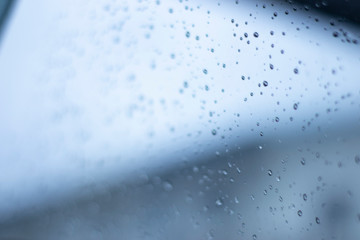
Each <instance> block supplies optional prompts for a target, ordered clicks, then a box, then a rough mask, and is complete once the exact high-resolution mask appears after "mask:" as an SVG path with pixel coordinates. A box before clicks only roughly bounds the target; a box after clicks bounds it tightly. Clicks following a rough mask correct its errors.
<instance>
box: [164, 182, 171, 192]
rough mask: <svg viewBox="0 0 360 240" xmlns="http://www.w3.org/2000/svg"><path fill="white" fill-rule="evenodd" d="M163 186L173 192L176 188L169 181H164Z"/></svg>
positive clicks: (167, 190)
mask: <svg viewBox="0 0 360 240" xmlns="http://www.w3.org/2000/svg"><path fill="white" fill-rule="evenodd" d="M163 188H164V190H165V191H166V192H171V191H172V190H173V189H174V187H173V185H172V184H171V183H170V182H168V181H166V182H164V183H163Z"/></svg>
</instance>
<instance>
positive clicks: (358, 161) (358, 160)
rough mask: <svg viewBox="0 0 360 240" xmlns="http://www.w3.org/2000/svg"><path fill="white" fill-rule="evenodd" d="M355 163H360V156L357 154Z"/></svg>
mask: <svg viewBox="0 0 360 240" xmlns="http://www.w3.org/2000/svg"><path fill="white" fill-rule="evenodd" d="M355 163H356V164H360V156H359V155H356V156H355Z"/></svg>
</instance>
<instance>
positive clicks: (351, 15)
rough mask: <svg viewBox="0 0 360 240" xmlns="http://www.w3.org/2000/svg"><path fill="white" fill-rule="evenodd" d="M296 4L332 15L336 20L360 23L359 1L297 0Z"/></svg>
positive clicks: (289, 0)
mask: <svg viewBox="0 0 360 240" xmlns="http://www.w3.org/2000/svg"><path fill="white" fill-rule="evenodd" d="M286 1H287V2H290V3H291V2H293V1H292V0H286ZM297 2H300V3H302V4H304V5H305V7H306V8H309V7H311V8H313V9H317V10H320V11H322V12H324V13H327V14H329V15H332V16H333V17H334V18H337V19H338V20H342V21H352V22H355V23H357V24H358V23H360V14H359V12H360V1H358V0H315V1H314V0H297Z"/></svg>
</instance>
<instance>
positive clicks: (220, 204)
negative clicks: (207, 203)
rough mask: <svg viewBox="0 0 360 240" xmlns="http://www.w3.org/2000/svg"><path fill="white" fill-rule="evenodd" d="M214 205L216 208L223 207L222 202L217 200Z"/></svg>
mask: <svg viewBox="0 0 360 240" xmlns="http://www.w3.org/2000/svg"><path fill="white" fill-rule="evenodd" d="M215 205H216V206H218V207H220V206H222V205H223V201H222V200H221V199H220V198H219V199H217V200H216V201H215Z"/></svg>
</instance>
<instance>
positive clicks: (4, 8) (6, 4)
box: [0, 0, 16, 41]
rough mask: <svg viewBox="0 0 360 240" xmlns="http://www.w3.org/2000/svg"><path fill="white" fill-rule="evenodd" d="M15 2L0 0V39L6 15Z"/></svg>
mask: <svg viewBox="0 0 360 240" xmlns="http://www.w3.org/2000/svg"><path fill="white" fill-rule="evenodd" d="M15 3H16V0H1V1H0V41H1V37H2V34H3V32H4V28H5V25H6V21H7V20H8V16H9V15H10V12H11V10H12V9H13V8H14V5H15Z"/></svg>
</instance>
